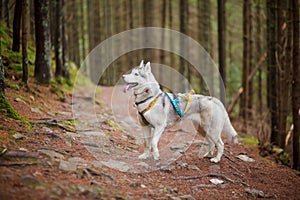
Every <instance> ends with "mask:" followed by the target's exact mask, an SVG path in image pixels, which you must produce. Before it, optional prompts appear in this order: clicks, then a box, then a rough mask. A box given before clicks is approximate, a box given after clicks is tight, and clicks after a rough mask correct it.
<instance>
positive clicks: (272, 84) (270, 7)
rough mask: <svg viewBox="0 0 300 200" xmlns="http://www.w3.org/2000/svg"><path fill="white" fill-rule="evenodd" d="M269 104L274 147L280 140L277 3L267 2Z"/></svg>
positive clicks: (268, 0)
mask: <svg viewBox="0 0 300 200" xmlns="http://www.w3.org/2000/svg"><path fill="white" fill-rule="evenodd" d="M266 3H267V4H266V7H267V54H268V57H267V103H268V109H269V113H270V117H271V139H270V142H271V143H272V144H274V145H278V144H279V138H278V123H279V122H278V106H277V98H278V94H277V87H278V83H277V65H276V42H277V40H276V19H277V16H276V1H274V0H267V1H266Z"/></svg>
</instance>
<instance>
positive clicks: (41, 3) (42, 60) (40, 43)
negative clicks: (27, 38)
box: [34, 0, 52, 83]
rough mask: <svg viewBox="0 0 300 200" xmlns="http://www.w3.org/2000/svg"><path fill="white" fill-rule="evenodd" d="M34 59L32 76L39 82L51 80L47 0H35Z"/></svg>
mask: <svg viewBox="0 0 300 200" xmlns="http://www.w3.org/2000/svg"><path fill="white" fill-rule="evenodd" d="M34 3H35V5H34V8H35V9H34V11H35V12H34V13H35V27H36V31H35V38H36V60H35V68H34V77H35V78H36V80H37V81H38V82H40V83H49V81H50V80H51V76H52V73H51V42H50V27H49V13H48V11H49V0H35V2H34Z"/></svg>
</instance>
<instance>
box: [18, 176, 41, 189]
mask: <svg viewBox="0 0 300 200" xmlns="http://www.w3.org/2000/svg"><path fill="white" fill-rule="evenodd" d="M21 182H22V183H23V184H24V185H26V186H29V187H36V186H39V185H41V182H40V181H39V180H37V179H36V178H34V177H33V176H31V175H25V176H21Z"/></svg>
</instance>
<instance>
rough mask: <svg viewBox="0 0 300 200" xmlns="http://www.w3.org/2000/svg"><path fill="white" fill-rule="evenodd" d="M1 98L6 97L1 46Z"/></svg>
mask: <svg viewBox="0 0 300 200" xmlns="http://www.w3.org/2000/svg"><path fill="white" fill-rule="evenodd" d="M0 47H1V46H0ZM0 98H5V84H4V66H3V62H2V53H1V48H0Z"/></svg>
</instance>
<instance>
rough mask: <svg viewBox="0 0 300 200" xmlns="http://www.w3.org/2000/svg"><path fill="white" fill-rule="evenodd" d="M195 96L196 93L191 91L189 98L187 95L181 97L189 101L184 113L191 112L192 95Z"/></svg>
mask: <svg viewBox="0 0 300 200" xmlns="http://www.w3.org/2000/svg"><path fill="white" fill-rule="evenodd" d="M193 94H195V91H194V90H191V91H189V94H188V96H187V95H185V94H182V95H181V97H182V98H183V99H185V100H186V101H187V104H186V106H185V109H184V113H186V112H187V111H188V110H189V108H190V107H191V104H192V102H193V99H192V97H191V95H193Z"/></svg>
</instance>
